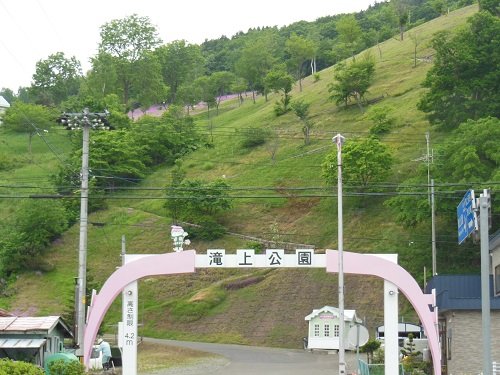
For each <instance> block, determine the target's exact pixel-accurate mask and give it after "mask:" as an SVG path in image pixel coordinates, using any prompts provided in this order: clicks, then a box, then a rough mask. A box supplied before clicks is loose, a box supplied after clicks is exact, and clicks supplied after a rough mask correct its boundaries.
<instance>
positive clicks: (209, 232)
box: [189, 218, 226, 241]
mask: <svg viewBox="0 0 500 375" xmlns="http://www.w3.org/2000/svg"><path fill="white" fill-rule="evenodd" d="M199 225H200V226H199V227H192V228H191V229H190V231H189V238H190V239H194V238H198V239H200V240H206V241H213V240H216V239H218V238H221V237H222V236H224V234H226V228H225V227H224V226H223V225H221V224H219V223H217V222H216V221H215V220H214V219H212V218H205V219H202V220H201V221H200V222H199Z"/></svg>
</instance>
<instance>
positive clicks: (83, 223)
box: [76, 117, 90, 357]
mask: <svg viewBox="0 0 500 375" xmlns="http://www.w3.org/2000/svg"><path fill="white" fill-rule="evenodd" d="M89 138H90V124H89V122H88V121H87V119H86V117H84V121H83V148H82V190H81V193H80V194H81V195H80V243H79V248H78V299H77V301H76V303H77V306H76V311H77V319H76V322H77V323H76V324H77V336H76V345H77V351H76V353H77V355H78V356H82V357H83V354H84V347H83V334H84V330H85V307H86V293H85V292H86V284H87V283H86V280H87V277H86V276H87V222H88V199H89Z"/></svg>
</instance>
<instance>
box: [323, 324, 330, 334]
mask: <svg viewBox="0 0 500 375" xmlns="http://www.w3.org/2000/svg"><path fill="white" fill-rule="evenodd" d="M324 328H325V337H330V324H325V327H324Z"/></svg>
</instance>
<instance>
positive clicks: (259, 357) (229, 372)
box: [141, 338, 364, 375]
mask: <svg viewBox="0 0 500 375" xmlns="http://www.w3.org/2000/svg"><path fill="white" fill-rule="evenodd" d="M144 341H147V342H153V343H158V344H166V345H172V346H179V347H186V348H190V349H195V350H201V351H205V352H209V353H214V354H218V355H219V356H221V357H218V358H214V359H209V360H206V361H200V362H199V363H197V364H195V365H193V366H188V367H179V368H172V369H167V370H162V371H157V372H155V373H154V374H155V375H201V374H213V375H255V374H259V375H326V374H328V375H332V374H335V373H337V374H338V354H337V353H336V352H333V351H332V352H326V351H312V352H311V351H307V350H299V349H278V348H263V347H255V346H245V345H230V344H211V343H201V342H187V341H174V340H161V339H151V338H145V339H144ZM360 356H361V357H360V358H361V359H364V357H363V354H361V355H360ZM345 358H346V364H347V374H351V373H354V372H356V353H352V352H347V351H346V356H345ZM141 375H151V374H141Z"/></svg>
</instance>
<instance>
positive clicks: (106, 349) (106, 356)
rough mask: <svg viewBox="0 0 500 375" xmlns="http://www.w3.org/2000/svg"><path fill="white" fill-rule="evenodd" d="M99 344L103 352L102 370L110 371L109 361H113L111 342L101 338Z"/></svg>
mask: <svg viewBox="0 0 500 375" xmlns="http://www.w3.org/2000/svg"><path fill="white" fill-rule="evenodd" d="M97 343H98V344H99V351H100V352H102V368H103V369H104V370H108V369H109V360H110V359H111V347H110V346H109V342H107V341H104V340H103V339H102V337H99V339H98V340H97Z"/></svg>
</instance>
